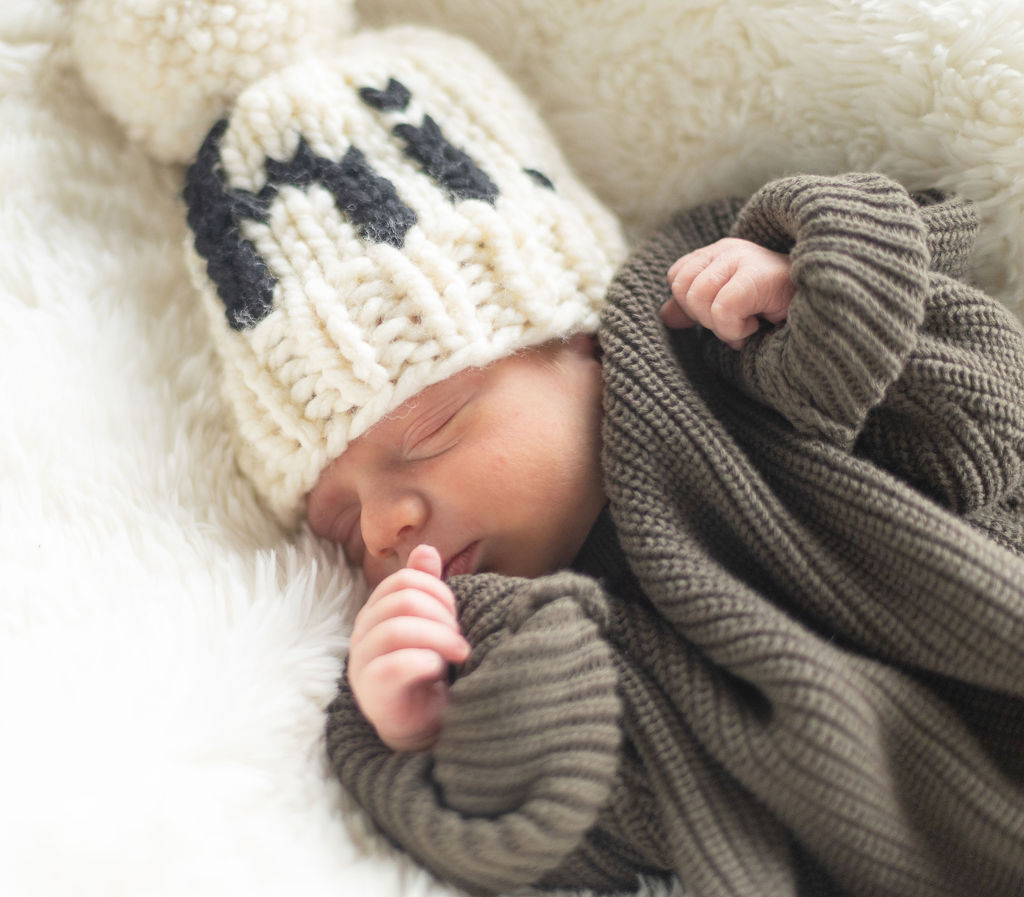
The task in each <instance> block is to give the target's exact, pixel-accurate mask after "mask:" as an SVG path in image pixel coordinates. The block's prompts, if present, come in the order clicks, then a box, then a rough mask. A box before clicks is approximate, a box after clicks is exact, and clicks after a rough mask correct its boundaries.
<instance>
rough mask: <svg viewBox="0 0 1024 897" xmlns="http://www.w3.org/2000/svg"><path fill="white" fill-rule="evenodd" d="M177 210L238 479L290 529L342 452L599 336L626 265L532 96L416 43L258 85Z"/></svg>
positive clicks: (369, 37)
mask: <svg viewBox="0 0 1024 897" xmlns="http://www.w3.org/2000/svg"><path fill="white" fill-rule="evenodd" d="M184 196H185V201H186V204H187V205H188V223H189V226H190V228H191V229H192V232H193V234H194V238H195V239H194V251H193V252H190V255H189V259H190V262H191V270H192V273H193V279H194V280H195V282H196V284H197V286H198V287H199V288H200V290H201V291H202V294H203V296H204V299H205V303H206V306H207V308H208V309H209V311H210V320H211V324H212V328H213V335H214V340H215V343H216V345H217V348H218V351H219V354H220V357H221V359H222V361H223V366H224V394H225V397H226V399H227V403H228V405H229V407H230V409H231V414H232V420H233V421H234V423H235V427H236V431H237V436H238V439H237V441H236V442H237V453H238V458H239V465H240V467H241V469H242V470H243V472H244V473H246V475H247V476H248V477H249V478H250V479H251V480H252V482H253V483H254V485H255V486H256V488H257V490H258V492H259V493H260V495H261V496H262V498H263V499H264V501H265V503H266V504H267V505H268V506H269V508H270V509H271V510H272V511H273V512H274V513H275V515H276V516H277V517H278V519H280V520H281V521H282V522H283V523H284V524H285V525H287V526H294V525H295V524H297V523H298V522H299V520H300V519H301V518H302V516H303V513H304V510H305V505H304V499H305V495H306V493H307V492H308V491H309V489H310V488H312V486H313V485H314V484H315V482H316V480H317V478H318V476H319V474H320V473H321V471H322V470H323V469H324V467H326V465H327V464H328V463H330V461H332V460H333V459H334V458H336V457H337V456H338V455H340V454H341V453H342V452H343V451H344V450H345V448H346V446H347V445H348V443H349V441H350V440H352V439H355V438H356V437H357V436H359V434H360V433H362V432H364V431H365V430H367V429H368V428H369V427H371V426H372V425H373V424H374V423H376V422H377V421H379V420H380V419H381V418H383V417H384V416H386V415H387V414H388V413H390V412H391V411H393V410H395V409H396V408H397V407H398V406H399V405H401V404H402V402H404V401H405V400H406V399H409V398H411V397H412V396H414V395H415V394H416V393H418V392H420V391H421V390H422V389H424V388H425V387H427V386H430V385H431V384H432V383H436V382H438V381H440V380H444V379H445V378H447V377H450V376H452V375H453V374H455V373H458V372H459V371H461V370H464V369H466V368H469V367H476V366H483V365H486V364H489V363H490V362H492V361H495V360H497V359H499V358H502V357H504V356H507V355H510V354H512V353H513V352H515V351H517V350H518V349H521V348H524V347H526V346H532V345H537V344H540V343H543V342H545V341H547V340H550V339H555V338H559V337H567V336H570V335H571V334H573V333H576V332H579V331H585V332H594V331H596V330H597V326H598V322H599V319H600V308H601V305H602V304H603V301H604V296H605V291H606V289H607V286H608V282H609V281H610V279H611V276H612V274H613V272H614V270H615V267H616V265H617V264H618V263H619V262H620V261H621V259H622V256H623V255H624V247H623V242H622V237H621V235H620V233H619V229H618V225H617V223H616V221H615V219H614V217H613V216H612V215H611V214H610V213H609V212H607V211H606V210H604V209H603V208H602V207H601V206H600V204H599V203H598V202H597V201H596V200H595V199H594V198H593V197H592V196H591V195H590V194H589V193H588V192H587V191H586V190H585V189H584V188H583V186H582V185H581V184H580V183H579V182H578V181H577V180H576V178H575V177H574V176H573V174H572V173H571V171H570V170H569V169H568V167H567V166H566V164H565V162H564V161H563V159H562V157H561V155H560V153H559V151H558V149H557V147H556V146H555V144H554V142H553V141H552V140H551V138H550V137H549V136H548V134H547V132H546V131H545V129H544V127H543V125H542V124H541V122H540V120H539V119H538V118H537V116H536V115H535V114H534V112H533V110H532V109H531V108H530V106H529V104H528V103H527V101H526V99H525V98H524V97H523V96H522V95H521V94H520V93H519V92H518V90H516V88H515V87H513V85H512V84H511V83H510V82H509V81H508V80H507V79H506V78H505V77H504V76H503V75H502V74H501V73H500V72H499V71H498V70H497V68H496V67H495V66H494V65H493V64H492V63H491V62H490V61H489V60H488V59H487V58H486V57H484V56H483V54H481V53H480V52H479V51H477V50H476V49H475V48H473V47H472V46H471V45H470V44H468V43H466V42H464V41H462V40H459V39H456V38H451V37H447V36H445V35H442V34H438V33H435V32H431V31H428V30H426V29H423V28H394V29H391V30H388V31H383V32H366V33H362V34H359V35H357V36H355V37H352V38H350V39H348V40H347V41H344V42H340V43H339V44H338V45H337V46H336V47H335V48H334V50H333V52H332V53H331V54H329V55H321V56H319V57H314V58H312V59H309V60H306V61H303V62H300V63H296V64H295V65H292V66H290V67H288V68H286V69H284V70H283V71H281V72H275V73H272V74H269V75H266V76H264V77H263V78H261V79H260V80H258V81H256V82H255V83H254V84H252V85H251V86H250V87H248V88H246V90H244V91H243V92H242V93H241V95H240V96H239V97H238V99H237V101H236V102H235V104H234V107H233V109H232V111H231V113H230V116H228V117H227V118H225V119H223V120H222V121H221V122H220V123H219V124H217V125H216V126H215V127H214V128H213V129H212V130H211V131H210V133H209V135H208V136H207V138H206V140H205V141H204V143H203V145H202V147H200V148H199V151H198V154H197V156H196V159H195V161H194V163H193V164H192V166H191V167H190V169H189V172H188V177H187V182H186V186H185V191H184Z"/></svg>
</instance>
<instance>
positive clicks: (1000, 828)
mask: <svg viewBox="0 0 1024 897" xmlns="http://www.w3.org/2000/svg"><path fill="white" fill-rule="evenodd" d="M975 227H976V224H975V220H974V217H973V214H972V212H971V210H970V208H969V207H968V206H966V205H965V204H963V203H961V202H959V201H956V200H952V199H944V198H942V197H939V196H937V195H935V194H928V195H922V196H918V197H915V198H912V197H910V196H909V195H908V194H907V193H906V191H904V190H903V189H902V188H901V187H899V186H898V185H896V184H894V183H892V182H891V181H889V180H888V179H886V178H883V177H881V176H877V175H848V176H844V177H838V178H823V177H809V176H808V177H796V178H787V179H784V180H780V181H777V182H773V183H772V184H769V185H768V186H767V187H765V188H764V189H763V190H761V191H760V192H759V193H758V194H756V195H755V196H754V197H753V198H752V199H751V200H750V201H748V202H747V203H745V204H744V203H740V202H722V203H719V204H715V205H709V206H705V207H703V208H701V209H698V210H695V211H692V212H688V213H686V214H684V215H681V216H679V217H678V218H676V219H675V220H674V221H673V222H671V223H670V224H669V225H668V226H667V227H666V228H664V229H663V230H662V231H660V232H659V233H658V234H656V235H655V236H654V237H653V238H652V239H651V240H650V241H648V242H647V243H646V244H645V245H644V246H643V247H642V248H641V249H640V250H639V251H638V252H637V253H636V254H634V256H633V257H632V258H631V260H630V261H629V262H628V263H627V265H626V266H625V267H624V268H623V270H622V271H621V272H620V274H619V276H618V277H617V279H616V281H615V283H614V284H613V286H612V290H611V294H610V306H609V308H608V310H607V312H606V315H605V321H604V325H603V329H602V332H601V345H602V348H603V350H604V360H603V366H604V372H605V385H606V418H605V429H604V439H605V444H604V467H605V475H606V486H607V491H608V496H609V508H608V511H607V512H606V513H605V514H603V515H602V518H601V520H600V521H599V523H598V526H597V527H595V531H594V532H593V533H592V534H591V538H590V539H589V540H588V543H587V545H586V546H585V548H584V552H583V553H582V555H581V558H580V560H579V564H578V566H579V567H580V568H581V569H582V570H583V571H585V572H587V573H590V574H593V575H581V574H579V573H561V574H557V575H555V576H550V577H544V578H541V579H538V580H534V581H524V580H514V579H508V578H502V577H498V576H491V575H487V576H474V577H465V578H462V579H460V580H456V581H455V582H454V583H453V585H454V587H455V588H456V591H457V594H458V596H459V602H460V614H461V619H462V623H463V627H464V630H465V632H466V634H467V636H468V638H469V639H470V641H471V642H472V644H473V646H474V652H473V657H472V658H471V660H470V662H469V663H468V664H467V665H466V666H465V668H464V669H462V670H460V671H459V677H458V679H457V681H456V682H455V684H454V685H453V687H452V702H451V706H450V711H449V713H448V715H447V717H446V719H445V726H444V730H443V733H442V735H441V738H440V741H439V742H438V744H437V745H436V746H435V748H434V749H433V750H432V751H431V752H427V753H422V754H396V753H392V752H390V751H388V749H387V748H386V747H384V745H383V744H382V743H381V742H380V741H379V740H378V739H377V737H376V735H375V733H374V732H373V730H372V728H371V727H370V726H369V724H368V723H366V721H365V720H364V719H363V718H362V717H361V715H360V714H359V713H358V710H357V708H356V706H355V703H354V701H353V699H352V696H351V693H350V692H349V690H348V688H347V686H346V685H345V683H344V681H343V682H342V683H341V684H340V691H339V696H338V698H337V700H336V701H335V702H334V704H333V705H332V706H331V708H330V713H329V721H328V749H329V753H330V757H331V761H332V763H333V765H334V767H335V769H336V770H337V772H338V775H339V776H340V778H341V781H342V782H343V784H344V785H345V787H346V788H348V789H349V790H350V791H351V792H352V794H354V795H355V797H356V798H357V800H359V802H360V803H361V804H362V805H363V806H364V807H365V808H366V809H367V810H368V811H369V812H370V813H371V815H372V816H373V818H374V819H375V820H376V821H377V823H378V824H379V825H380V827H381V828H382V830H383V831H385V832H386V833H387V834H388V835H389V836H390V837H391V838H393V839H394V840H395V841H396V842H397V843H398V844H400V845H401V846H403V847H404V848H405V849H407V850H408V851H409V852H410V853H412V854H413V855H414V856H416V857H418V858H419V859H420V860H421V861H422V862H423V863H424V864H425V865H426V866H428V867H429V868H430V869H432V870H434V871H435V872H436V873H438V874H439V875H441V876H443V877H445V878H447V879H449V880H452V881H454V882H456V883H458V884H460V885H462V886H464V887H467V888H468V889H470V890H472V891H477V892H491V893H501V892H506V891H510V890H512V889H514V888H517V887H521V886H524V885H540V886H567V887H571V886H579V887H592V888H598V889H601V888H603V889H615V888H624V887H629V886H630V885H631V884H633V883H634V881H635V875H636V873H637V872H638V871H656V870H672V871H674V872H676V873H678V875H679V876H680V877H681V879H682V881H683V882H684V884H685V886H686V888H687V889H688V892H689V893H693V894H695V895H701V897H703V895H751V897H753V895H770V897H784V895H794V894H834V895H851V897H852V895H863V897H878V895H892V897H897V895H898V897H925V895H927V897H935V895H992V897H996V895H998V897H1007V895H1020V894H1024V647H1022V646H1024V557H1022V555H1024V511H1022V504H1021V502H1022V480H1024V336H1022V332H1021V328H1020V326H1019V324H1018V323H1017V322H1016V320H1015V319H1014V318H1013V317H1012V316H1011V315H1010V314H1009V313H1008V312H1007V311H1005V310H1004V309H1003V308H1002V307H1000V306H999V305H998V304H997V303H995V302H993V301H992V300H990V299H988V298H987V297H985V296H984V295H982V294H981V293H979V292H978V291H976V290H975V289H973V288H971V287H970V286H968V285H966V284H964V283H962V282H960V281H959V280H957V279H955V278H957V277H960V276H962V275H963V272H964V270H965V263H966V260H967V257H968V255H969V252H970V248H971V243H972V240H973V235H974V230H975ZM728 234H732V235H734V236H741V237H746V238H749V239H754V240H756V241H757V242H760V243H762V244H764V245H767V246H770V247H772V248H776V249H780V250H785V251H789V252H790V253H791V256H792V263H793V266H792V270H793V277H794V281H795V283H796V285H797V294H796V297H795V298H794V300H793V304H792V307H791V310H790V315H789V319H788V321H787V322H786V323H785V324H784V325H781V326H777V327H771V328H765V329H763V330H762V331H761V332H759V333H758V334H757V335H756V336H755V337H753V338H752V339H751V340H750V341H748V344H747V345H746V346H744V348H743V349H742V350H741V351H739V352H734V351H732V350H730V349H728V348H727V347H725V346H724V345H722V344H721V343H719V342H718V341H717V340H715V339H714V338H713V337H710V335H709V334H706V333H703V332H700V331H696V330H691V331H683V332H679V333H668V332H667V331H666V330H665V329H664V328H663V327H662V326H661V324H660V321H659V316H658V308H659V306H660V305H661V303H662V302H663V301H664V300H665V299H666V298H667V286H666V281H665V272H666V270H667V269H668V267H669V265H670V264H671V263H672V262H673V261H674V260H675V259H676V258H678V257H679V256H680V255H681V254H683V253H685V252H687V251H689V250H691V249H694V248H696V247H698V246H701V245H705V244H707V243H709V242H713V241H714V240H716V239H718V238H720V237H722V236H725V235H728Z"/></svg>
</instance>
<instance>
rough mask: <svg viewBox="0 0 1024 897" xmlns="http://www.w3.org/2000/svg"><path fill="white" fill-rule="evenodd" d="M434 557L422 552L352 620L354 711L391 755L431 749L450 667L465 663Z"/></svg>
mask: <svg viewBox="0 0 1024 897" xmlns="http://www.w3.org/2000/svg"><path fill="white" fill-rule="evenodd" d="M440 577H441V558H440V556H439V555H438V553H437V550H436V549H434V548H432V547H430V546H428V545H420V546H419V547H417V548H415V549H414V550H413V551H412V553H411V554H410V555H409V561H408V565H407V566H406V567H403V568H402V569H401V570H399V571H398V572H396V573H393V574H392V575H391V576H389V577H387V578H386V579H385V580H383V581H382V582H381V583H380V584H379V585H378V586H377V588H375V589H374V590H373V592H372V593H371V595H370V597H369V598H368V599H367V601H366V604H365V605H363V607H362V609H361V610H360V611H359V613H358V614H357V615H356V619H355V624H354V625H353V628H352V638H351V645H350V648H349V658H348V681H349V685H350V686H351V688H352V693H353V695H355V699H356V703H357V704H358V705H359V709H360V710H362V712H363V715H364V716H365V717H366V718H367V719H368V720H369V721H370V722H371V723H372V724H373V727H374V728H375V729H376V730H377V734H378V735H379V736H380V739H381V740H382V741H383V742H384V743H385V744H386V745H388V747H390V748H391V749H392V750H396V751H419V750H425V749H426V748H429V747H430V746H431V745H432V744H433V743H434V742H435V741H436V740H437V736H438V733H439V732H440V729H441V716H442V714H443V712H444V708H445V706H446V705H447V702H448V665H449V664H451V663H461V662H462V661H463V660H465V659H466V657H467V656H468V655H469V644H468V643H467V642H466V640H465V639H464V638H463V637H462V634H461V633H460V632H459V623H458V618H457V616H456V611H455V596H454V595H453V594H452V591H451V589H449V588H448V586H447V585H446V584H445V583H444V582H443V581H442V580H441V578H440Z"/></svg>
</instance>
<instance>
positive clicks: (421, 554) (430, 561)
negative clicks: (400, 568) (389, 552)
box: [405, 545, 444, 579]
mask: <svg viewBox="0 0 1024 897" xmlns="http://www.w3.org/2000/svg"><path fill="white" fill-rule="evenodd" d="M405 566H406V567H411V568H412V569H413V570H420V571H422V572H423V573H429V574H430V575H431V576H436V577H437V578H438V579H440V578H441V571H442V570H443V569H444V565H443V564H442V562H441V555H440V553H439V552H438V550H437V549H436V548H434V546H433V545H417V546H416V547H415V548H414V549H413V550H412V551H411V552H409V559H408V560H407V561H406V562H405Z"/></svg>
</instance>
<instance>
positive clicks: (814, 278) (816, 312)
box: [708, 174, 930, 449]
mask: <svg viewBox="0 0 1024 897" xmlns="http://www.w3.org/2000/svg"><path fill="white" fill-rule="evenodd" d="M732 236H735V237H740V238H743V239H747V240H751V241H753V242H755V243H759V244H760V245H762V246H766V247H768V248H769V249H773V250H775V251H781V252H788V253H789V255H790V260H791V276H792V279H793V282H794V285H795V286H796V294H795V296H794V298H793V301H792V303H791V305H790V309H789V317H788V319H787V321H786V322H785V324H783V325H781V326H779V327H776V328H772V329H765V330H762V331H760V332H759V333H757V334H755V336H754V337H752V338H751V339H750V340H749V341H748V343H747V345H746V346H745V347H744V349H743V350H742V351H740V352H733V351H732V350H731V349H728V347H725V346H724V345H720V344H718V342H717V341H712V340H709V345H708V358H709V360H710V361H711V362H712V364H714V365H715V366H716V367H718V368H720V369H721V371H722V372H723V373H724V374H726V376H727V377H729V378H730V379H731V380H733V381H734V382H735V383H736V384H737V385H738V386H740V388H742V389H743V390H744V391H746V392H748V393H749V394H751V395H752V396H753V397H754V398H756V399H757V400H758V401H761V402H763V403H764V404H767V405H769V406H770V407H772V408H774V409H775V410H776V411H778V412H780V413H781V414H783V415H784V416H785V417H786V418H788V419H789V420H790V422H791V423H792V424H793V426H795V427H796V428H797V429H798V430H799V431H801V432H803V433H806V434H808V435H813V436H817V437H820V438H823V439H826V440H828V441H830V442H833V443H835V444H837V445H839V446H840V447H843V448H847V449H849V448H852V446H853V444H854V442H855V440H856V438H857V435H858V434H859V432H860V430H861V428H862V427H863V426H864V421H865V419H866V417H867V414H868V412H869V411H870V410H871V409H872V408H873V407H874V406H875V405H877V404H878V403H879V402H880V401H881V400H882V398H883V396H884V395H885V392H886V390H887V389H888V388H889V387H890V386H891V385H892V384H893V383H894V382H895V381H896V379H897V378H898V377H899V375H900V372H901V371H902V370H903V366H904V364H905V362H906V359H907V358H908V356H909V355H910V352H911V350H912V348H913V346H914V343H915V341H916V338H917V332H918V329H919V328H920V326H921V322H922V321H923V320H924V311H925V299H926V296H927V292H928V278H929V259H930V256H929V252H928V239H927V231H926V228H925V226H924V223H923V222H922V220H921V216H920V214H919V213H918V209H917V205H916V204H915V202H914V201H913V199H912V198H911V197H910V196H909V194H908V193H907V191H906V190H904V189H903V188H902V187H901V186H900V185H898V184H896V183H895V182H893V181H891V180H889V179H888V178H886V177H884V176H882V175H875V174H850V175H842V176H839V177H819V176H811V175H800V176H796V177H789V178H782V179H780V180H777V181H772V182H770V183H769V184H767V185H765V186H764V187H762V188H761V189H760V190H759V191H758V192H757V193H755V194H754V195H753V196H752V197H751V199H750V200H749V201H748V202H747V204H746V206H744V208H743V209H742V210H741V211H740V214H739V216H738V218H737V219H736V222H735V224H734V225H733V228H732Z"/></svg>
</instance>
